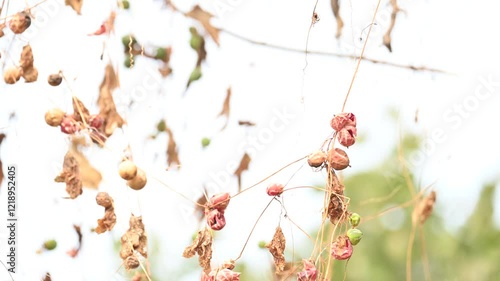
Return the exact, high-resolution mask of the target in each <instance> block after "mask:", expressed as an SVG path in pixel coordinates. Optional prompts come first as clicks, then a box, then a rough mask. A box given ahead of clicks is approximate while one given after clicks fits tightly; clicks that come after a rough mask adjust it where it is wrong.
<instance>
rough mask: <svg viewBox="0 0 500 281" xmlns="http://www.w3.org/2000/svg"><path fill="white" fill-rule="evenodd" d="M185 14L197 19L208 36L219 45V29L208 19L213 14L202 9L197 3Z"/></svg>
mask: <svg viewBox="0 0 500 281" xmlns="http://www.w3.org/2000/svg"><path fill="white" fill-rule="evenodd" d="M186 15H187V16H188V17H190V18H193V19H195V20H197V21H199V22H200V23H201V24H202V25H203V27H204V28H205V30H206V31H207V32H208V34H210V37H212V39H213V40H214V41H215V43H216V44H217V45H219V29H218V28H215V27H214V26H213V25H212V24H211V23H210V19H211V18H212V17H213V15H211V14H210V13H208V12H206V11H204V10H203V9H202V8H201V7H200V6H199V5H196V6H194V8H193V9H192V10H191V11H190V12H188V13H187V14H186Z"/></svg>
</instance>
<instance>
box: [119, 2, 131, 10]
mask: <svg viewBox="0 0 500 281" xmlns="http://www.w3.org/2000/svg"><path fill="white" fill-rule="evenodd" d="M121 2H122V7H123V9H124V10H128V9H130V2H129V1H128V0H123V1H121Z"/></svg>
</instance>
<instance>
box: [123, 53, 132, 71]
mask: <svg viewBox="0 0 500 281" xmlns="http://www.w3.org/2000/svg"><path fill="white" fill-rule="evenodd" d="M123 64H124V65H125V67H126V68H131V67H132V61H131V60H130V57H129V56H126V57H125V61H124V62H123Z"/></svg>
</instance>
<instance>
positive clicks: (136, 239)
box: [120, 214, 148, 270]
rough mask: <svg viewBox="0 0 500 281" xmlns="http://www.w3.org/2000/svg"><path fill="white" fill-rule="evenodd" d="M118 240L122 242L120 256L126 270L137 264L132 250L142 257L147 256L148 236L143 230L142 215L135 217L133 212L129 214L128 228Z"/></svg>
mask: <svg viewBox="0 0 500 281" xmlns="http://www.w3.org/2000/svg"><path fill="white" fill-rule="evenodd" d="M120 241H121V244H122V249H121V250H120V257H121V258H122V259H123V261H124V263H125V268H126V269H127V270H128V269H131V268H135V267H137V266H138V263H137V262H138V259H137V257H136V256H135V255H134V250H136V251H137V252H139V253H140V254H141V255H142V256H143V257H145V258H147V257H148V254H147V246H148V245H147V244H148V237H147V235H146V231H145V230H144V224H143V223H142V217H136V216H134V215H133V214H131V215H130V221H129V229H128V230H127V232H125V234H123V236H122V237H121V239H120ZM135 265H137V266H135ZM134 266H135V267H134Z"/></svg>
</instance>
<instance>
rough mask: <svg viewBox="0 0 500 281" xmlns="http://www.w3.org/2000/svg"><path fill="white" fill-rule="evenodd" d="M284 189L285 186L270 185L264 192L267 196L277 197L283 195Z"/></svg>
mask: <svg viewBox="0 0 500 281" xmlns="http://www.w3.org/2000/svg"><path fill="white" fill-rule="evenodd" d="M284 188H285V186H284V185H282V184H281V183H272V184H270V185H269V186H268V187H267V189H266V192H267V195H269V196H279V195H280V194H281V193H283V189H284Z"/></svg>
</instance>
